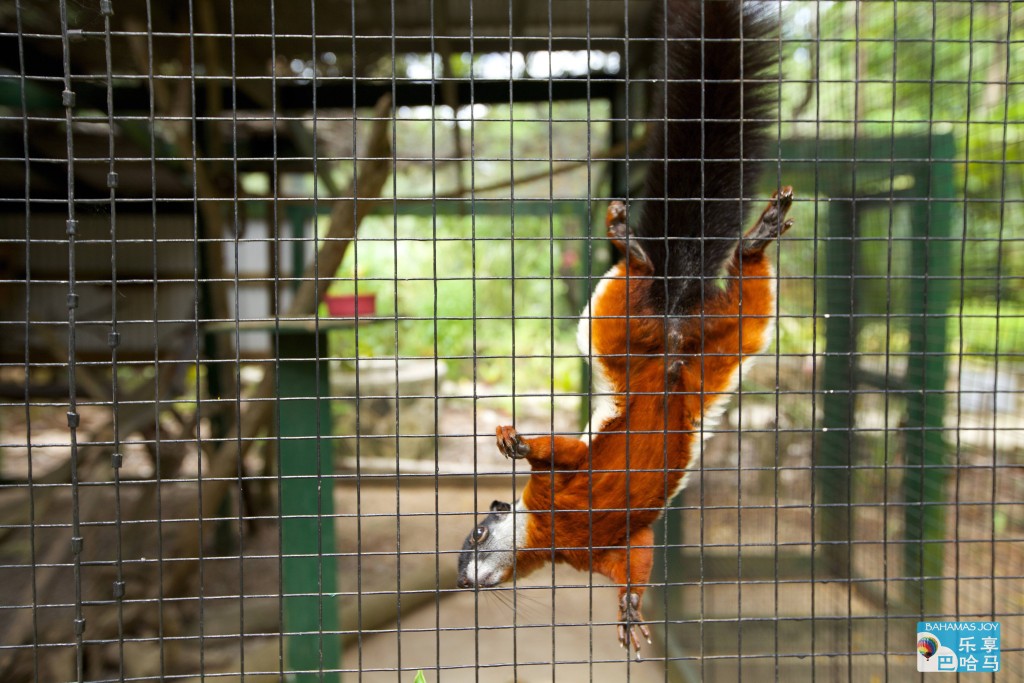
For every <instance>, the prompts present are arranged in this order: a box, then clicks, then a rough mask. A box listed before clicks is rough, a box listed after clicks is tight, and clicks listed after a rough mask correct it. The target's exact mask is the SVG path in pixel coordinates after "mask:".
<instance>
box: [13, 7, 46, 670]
mask: <svg viewBox="0 0 1024 683" xmlns="http://www.w3.org/2000/svg"><path fill="white" fill-rule="evenodd" d="M14 16H15V23H16V25H17V29H18V89H19V94H20V95H21V121H22V124H21V147H22V151H23V152H24V154H25V339H24V347H23V354H24V356H23V357H24V377H25V393H24V396H25V464H26V467H27V470H28V472H27V474H28V545H29V547H28V556H29V562H30V563H31V565H32V566H31V569H30V577H29V578H30V585H31V593H32V605H31V610H32V675H33V677H34V679H35V680H37V681H38V680H40V678H39V652H40V649H39V645H40V643H39V607H40V604H39V585H38V580H39V577H38V569H37V558H36V528H37V526H38V525H37V522H36V473H35V465H34V462H33V461H34V453H33V446H34V444H33V441H32V403H31V401H32V393H31V385H32V382H31V376H32V347H31V344H30V340H31V334H30V331H31V319H32V286H31V285H32V230H31V228H32V162H31V156H32V155H31V151H30V149H29V127H30V123H29V115H28V97H26V91H27V90H28V69H27V63H26V61H25V30H24V26H23V25H22V7H21V0H17V2H16V3H15V6H14Z"/></svg>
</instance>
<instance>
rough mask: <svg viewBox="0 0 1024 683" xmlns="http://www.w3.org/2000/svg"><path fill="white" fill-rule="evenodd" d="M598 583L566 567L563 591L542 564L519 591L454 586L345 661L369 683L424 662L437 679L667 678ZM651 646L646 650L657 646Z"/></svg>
mask: <svg viewBox="0 0 1024 683" xmlns="http://www.w3.org/2000/svg"><path fill="white" fill-rule="evenodd" d="M597 581H598V580H597V579H595V586H594V587H593V588H590V587H589V586H588V585H587V584H588V582H589V578H588V577H587V576H586V575H584V574H580V573H578V572H575V571H573V570H572V569H567V568H561V567H560V568H558V569H557V570H556V573H555V580H554V583H555V584H556V585H558V590H557V591H556V590H553V589H552V588H551V584H552V580H551V573H550V570H541V571H540V572H538V574H537V575H534V576H531V577H529V578H528V579H526V580H524V581H523V582H521V584H520V588H519V589H518V591H516V593H514V594H513V593H512V592H511V591H502V592H501V593H500V594H495V593H494V592H490V593H488V592H482V593H479V594H474V593H472V592H455V593H451V594H448V595H446V596H445V597H444V598H443V599H441V600H440V601H439V602H438V603H436V604H435V603H430V604H427V605H426V606H424V607H422V608H420V609H418V610H416V611H415V612H413V613H412V614H410V615H408V616H406V617H405V618H404V619H402V621H401V624H400V625H397V627H396V628H392V629H384V630H381V631H378V632H376V633H373V634H372V635H366V636H364V637H363V639H362V642H361V644H360V646H358V647H356V646H353V647H349V648H348V649H347V650H346V651H345V653H344V657H343V662H344V664H343V665H344V667H345V668H346V669H349V668H355V669H361V673H360V674H358V680H361V681H367V682H369V683H374V682H377V681H411V680H412V679H413V677H414V675H415V671H416V670H420V669H422V670H423V671H424V674H425V676H426V679H427V680H428V681H445V682H446V683H447V682H449V681H450V682H453V683H462V682H464V681H500V682H502V683H512V682H515V683H541V682H543V681H552V682H553V681H555V680H559V681H597V682H599V683H600V682H601V681H609V682H619V681H636V682H637V683H648V682H653V681H664V680H665V673H664V664H663V663H662V662H659V661H656V660H654V661H641V662H636V661H630V660H629V659H628V657H627V654H626V652H625V650H623V649H621V648H620V647H619V645H618V640H617V638H616V635H615V626H614V625H613V624H611V623H610V622H611V620H613V619H615V618H616V601H617V600H616V590H615V588H614V587H612V586H608V585H596V584H597ZM602 583H603V582H602ZM570 586H574V587H570ZM513 600H515V608H513V604H512V603H513ZM553 623H554V624H557V626H555V627H552V624H553ZM591 624H593V625H591ZM655 628H657V627H655ZM399 630H400V633H401V635H400V637H399ZM644 645H645V651H644V652H642V653H641V654H643V655H648V656H651V657H654V656H655V655H656V654H657V653H656V652H654V648H653V647H652V646H648V645H646V644H644ZM591 660H593V663H590V662H591ZM513 662H516V664H513ZM399 665H400V666H401V668H402V669H407V670H408V671H407V672H406V673H404V674H402V675H401V676H399V675H397V674H396V673H395V672H394V671H393V670H392V669H394V668H395V667H398V666H399ZM439 668H440V670H438V669H439ZM382 669H386V670H387V671H382ZM355 677H356V674H350V675H349V676H348V678H349V679H352V678H355Z"/></svg>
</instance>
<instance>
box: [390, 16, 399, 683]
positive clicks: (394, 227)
mask: <svg viewBox="0 0 1024 683" xmlns="http://www.w3.org/2000/svg"><path fill="white" fill-rule="evenodd" d="M390 3H391V14H390V19H391V40H390V44H389V47H390V49H391V102H392V106H394V105H395V103H396V102H397V101H398V56H397V50H398V46H397V45H396V40H397V33H396V27H395V22H396V16H395V15H396V13H397V6H396V1H395V0H390ZM391 140H392V145H391V170H392V173H391V231H392V232H391V234H392V237H393V238H394V239H393V241H392V243H391V245H392V258H393V259H394V261H393V262H392V271H391V274H392V276H393V279H392V294H393V296H394V299H395V317H394V335H395V336H394V349H395V641H396V646H395V654H396V667H395V668H396V670H397V677H396V680H397V681H398V683H401V680H402V495H401V481H402V477H401V473H402V464H401V463H402V429H401V425H402V409H401V405H400V404H401V400H400V397H401V394H402V387H401V384H400V379H401V377H400V371H399V368H400V365H401V356H402V353H401V351H402V348H401V344H400V339H399V326H398V318H399V310H398V301H399V298H398V267H399V258H398V243H399V241H400V239H401V238H400V237H399V233H398V117H397V115H395V116H392V117H391Z"/></svg>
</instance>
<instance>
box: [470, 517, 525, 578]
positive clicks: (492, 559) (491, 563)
mask: <svg viewBox="0 0 1024 683" xmlns="http://www.w3.org/2000/svg"><path fill="white" fill-rule="evenodd" d="M517 508H518V506H517ZM525 522H526V515H525V514H524V513H523V511H521V510H518V509H514V508H513V507H512V505H511V504H510V503H502V502H501V501H497V500H496V501H494V502H493V503H491V514H489V515H487V517H485V518H484V519H483V521H482V522H480V524H479V525H477V527H476V528H475V529H473V531H471V532H470V534H469V536H467V537H466V541H465V543H463V544H462V553H461V554H460V555H459V578H458V581H457V583H458V586H459V588H474V587H475V588H491V587H492V586H497V585H498V584H501V583H504V582H505V581H508V580H509V579H510V578H512V573H513V571H514V567H515V554H516V547H517V546H522V545H523V541H524V540H525V539H524V538H523V537H524V535H525V534H526V528H525V527H526V524H525Z"/></svg>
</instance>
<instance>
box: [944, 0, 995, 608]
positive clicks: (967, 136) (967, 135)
mask: <svg viewBox="0 0 1024 683" xmlns="http://www.w3.org/2000/svg"><path fill="white" fill-rule="evenodd" d="M967 26H968V28H967V52H968V54H967V85H966V90H967V92H966V98H965V100H966V101H965V108H964V176H963V186H964V188H967V187H970V185H969V181H970V174H971V170H970V169H971V86H972V85H973V84H974V80H973V76H974V47H975V45H974V4H973V3H972V4H970V5H969V6H968V24H967ZM967 206H968V200H967V198H966V197H965V198H964V209H963V225H964V231H963V238H962V239H961V241H960V304H959V313H958V315H957V321H958V324H959V335H958V337H959V342H958V349H957V351H958V353H957V373H956V376H957V377H958V378H959V377H963V363H964V335H963V327H964V289H965V287H964V285H965V283H966V280H965V279H964V261H965V256H966V246H967V230H966V227H967ZM942 352H943V353H946V352H947V349H943V351H942ZM997 377H998V375H997ZM958 388H959V385H958ZM955 396H956V426H955V428H954V433H955V435H956V436H955V443H954V458H955V459H954V463H953V476H954V480H953V510H954V511H955V512H954V515H955V518H954V521H953V576H954V577H956V579H955V581H954V583H953V614H955V615H956V617H957V621H959V620H960V475H961V469H960V468H961V466H962V459H961V443H960V419H961V406H962V404H963V403H962V401H961V397H960V392H959V390H958V391H957V392H956V393H955ZM994 500H995V498H994V497H993V501H994ZM969 611H970V612H977V610H969Z"/></svg>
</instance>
